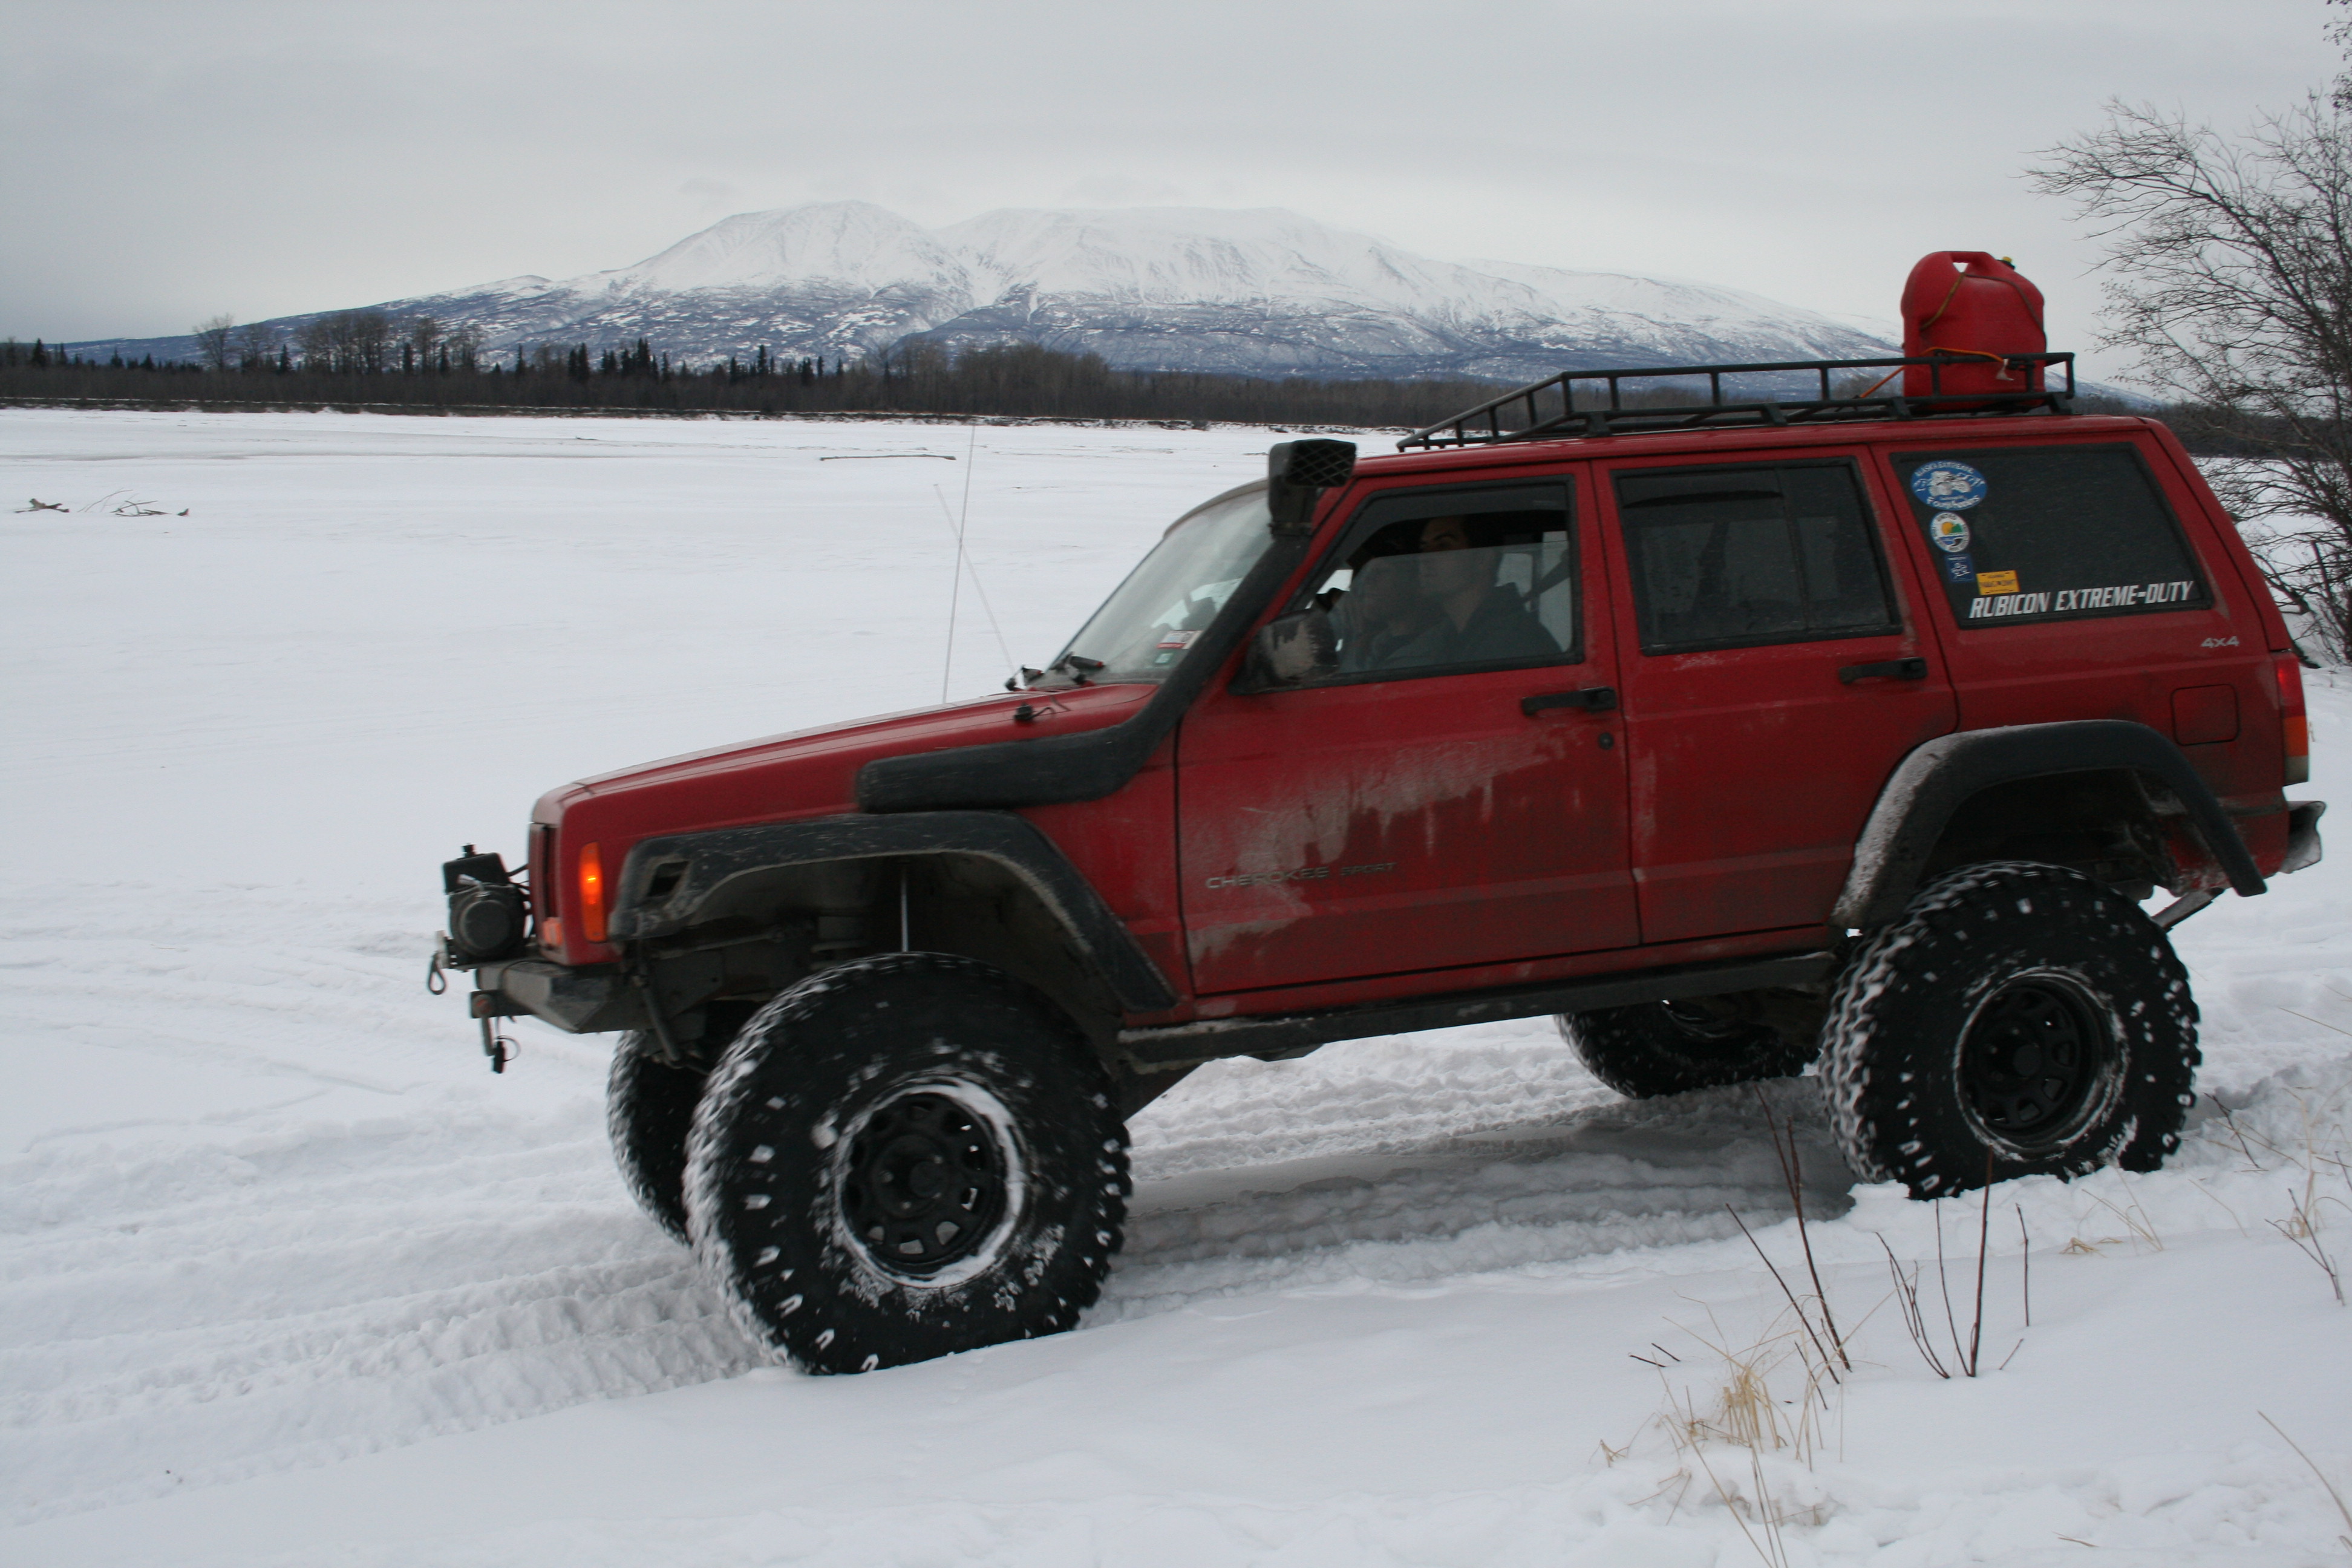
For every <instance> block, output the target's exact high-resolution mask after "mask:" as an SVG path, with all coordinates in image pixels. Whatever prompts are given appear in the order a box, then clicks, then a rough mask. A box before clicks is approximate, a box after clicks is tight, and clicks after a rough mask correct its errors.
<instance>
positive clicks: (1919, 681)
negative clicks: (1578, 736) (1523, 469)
mask: <svg viewBox="0 0 2352 1568" xmlns="http://www.w3.org/2000/svg"><path fill="white" fill-rule="evenodd" d="M1602 482H1603V483H1604V485H1605V486H1606V487H1607V489H1608V491H1609V503H1610V505H1611V507H1612V510H1613V511H1614V512H1615V514H1616V519H1617V524H1618V535H1617V537H1618V539H1619V541H1620V542H1622V550H1623V552H1624V560H1625V563H1626V565H1625V572H1624V577H1625V584H1624V587H1623V589H1622V593H1623V595H1624V597H1623V598H1622V600H1621V601H1620V612H1621V613H1620V619H1619V627H1620V638H1621V642H1622V645H1623V650H1624V651H1623V658H1624V667H1623V678H1624V679H1623V684H1624V690H1625V696H1624V705H1625V723H1626V730H1627V744H1628V749H1629V751H1630V752H1631V762H1632V795H1633V823H1634V829H1633V876H1634V880H1635V885H1636V887H1637V889H1639V893H1640V900H1641V909H1642V940H1643V942H1683V941H1688V940H1691V939H1694V938H1704V937H1711V936H1725V935H1730V934H1733V933H1737V932H1744V931H1777V930H1781V929H1784V928H1790V927H1798V926H1813V925H1820V924H1821V923H1822V922H1823V921H1826V920H1827V918H1828V916H1829V912H1830V909H1831V906H1832V905H1833V904H1834V903H1835V902H1836V901H1837V895H1838V890H1839V889H1840V888H1841V887H1843V884H1844V881H1845V875H1846V870H1847V868H1848V867H1849V866H1850V865H1851V863H1852V861H1853V847H1854V840H1855V838H1856V837H1858V836H1859V835H1860V833H1861V831H1862V826H1863V822H1864V819H1865V818H1866V817H1867V816H1869V814H1870V809H1871V806H1872V805H1873V804H1874V802H1875V801H1876V800H1877V798H1878V793H1879V789H1880V786H1881V785H1883V784H1885V781H1886V778H1887V776H1888V775H1889V774H1890V773H1893V772H1894V770H1895V764H1897V763H1900V762H1901V761H1902V760H1903V758H1904V757H1905V756H1906V755H1907V754H1908V753H1909V752H1910V751H1911V749H1912V748H1913V747H1915V746H1916V745H1918V744H1919V743H1920V742H1923V741H1927V740H1931V739H1933V738H1934V737H1935V736H1937V735H1941V734H1944V733H1946V732H1948V731H1950V730H1951V729H1952V728H1953V726H1954V723H1955V721H1956V707H1955V704H1954V701H1953V698H1952V688H1951V682H1950V680H1949V679H1948V674H1947V672H1946V670H1945V669H1944V668H1943V663H1942V657H1941V654H1940V652H1939V651H1938V649H1937V646H1936V643H1935V640H1934V639H1933V638H1932V637H1928V636H1927V635H1926V633H1925V632H1924V630H1923V628H1922V627H1921V626H1920V625H1919V622H1918V612H1917V609H1916V606H1917V605H1918V604H1919V603H1920V600H1921V595H1920V593H1919V590H1918V588H1917V587H1916V582H1915V580H1914V579H1913V578H1912V577H1911V575H1910V571H1909V558H1908V556H1907V555H1906V554H1904V553H1902V552H1896V553H1895V555H1894V556H1893V557H1892V559H1890V558H1889V554H1888V552H1887V550H1886V548H1885V537H1884V529H1883V527H1882V526H1881V523H1880V521H1879V518H1878V509H1877V508H1875V507H1874V505H1873V504H1872V502H1871V500H1870V492H1869V490H1868V489H1867V488H1866V486H1865V484H1864V479H1863V476H1862V471H1861V467H1860V463H1859V461H1858V455H1849V454H1822V455H1819V456H1816V455H1814V454H1812V453H1808V454H1806V455H1805V457H1803V458H1801V459H1792V460H1789V461H1781V462H1754V463H1743V464H1737V465H1731V464H1720V463H1718V464H1705V465H1700V464H1693V463H1691V462H1689V461H1688V460H1687V459H1685V460H1683V461H1681V462H1674V461H1664V462H1661V461H1651V462H1644V463H1638V464H1637V463H1626V464H1622V465H1612V466H1611V468H1609V469H1608V470H1607V477H1606V479H1604V480H1603V481H1602ZM1906 605H1907V606H1909V607H1908V608H1907V609H1906Z"/></svg>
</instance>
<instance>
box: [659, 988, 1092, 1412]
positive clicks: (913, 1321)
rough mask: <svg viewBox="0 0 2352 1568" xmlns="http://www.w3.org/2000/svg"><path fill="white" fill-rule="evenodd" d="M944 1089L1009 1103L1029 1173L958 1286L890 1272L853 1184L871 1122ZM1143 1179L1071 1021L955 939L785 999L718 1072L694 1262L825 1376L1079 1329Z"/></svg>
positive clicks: (695, 1161)
mask: <svg viewBox="0 0 2352 1568" xmlns="http://www.w3.org/2000/svg"><path fill="white" fill-rule="evenodd" d="M942 1083H944V1084H950V1085H953V1086H956V1087H958V1088H960V1089H961V1088H971V1089H977V1090H978V1091H981V1092H984V1093H985V1094H986V1095H987V1096H989V1097H992V1099H993V1100H996V1101H997V1102H999V1103H1001V1105H1002V1106H1003V1109H1004V1110H1005V1111H1006V1113H1007V1118H1006V1120H1007V1123H1008V1125H1009V1127H1010V1128H1011V1130H1012V1132H1011V1136H1012V1138H1013V1141H1014V1142H1015V1144H1016V1157H1017V1159H1018V1161H1019V1163H1020V1174H1021V1179H1022V1183H1023V1186H1022V1193H1023V1195H1022V1197H1021V1199H1020V1200H1019V1202H1018V1203H1017V1204H1013V1205H1011V1206H1010V1207H1009V1209H1008V1213H1007V1215H1006V1216H1005V1219H1004V1221H1003V1227H1002V1230H1001V1232H1000V1233H997V1234H998V1239H997V1240H996V1241H995V1243H994V1244H993V1245H992V1247H987V1248H983V1249H982V1255H981V1256H980V1257H979V1258H976V1259H974V1260H972V1263H971V1268H972V1270H973V1271H972V1272H970V1273H969V1274H966V1275H961V1276H958V1277H955V1278H952V1279H947V1278H946V1277H942V1278H943V1279H944V1282H943V1283H942V1282H940V1281H933V1280H922V1279H905V1278H902V1277H899V1276H896V1275H893V1274H889V1273H887V1272H884V1271H883V1270H881V1269H880V1268H877V1266H876V1265H875V1263H874V1262H873V1259H872V1258H871V1257H870V1255H868V1254H867V1253H866V1252H865V1251H864V1249H863V1248H862V1247H860V1246H859V1245H858V1244H856V1242H854V1241H853V1240H851V1239H849V1237H848V1236H847V1234H846V1231H845V1227H844V1226H843V1224H842V1222H841V1218H840V1215H841V1207H842V1205H841V1199H840V1196H839V1191H840V1182H841V1172H840V1165H841V1162H842V1160H844V1159H845V1158H846V1155H847V1152H848V1149H849V1147H850V1146H851V1145H852V1144H853V1143H854V1138H855V1132H856V1128H857V1127H858V1125H859V1124H860V1119H861V1117H862V1116H863V1115H864V1114H865V1113H866V1112H869V1111H871V1110H873V1109H874V1108H875V1107H876V1106H877V1105H882V1104H885V1103H887V1102H888V1101H889V1100H890V1098H891V1097H892V1096H893V1095H894V1094H906V1093H911V1092H920V1091H921V1089H922V1086H925V1085H930V1084H942ZM836 1151H839V1152H838V1153H836ZM1130 1190H1131V1184H1130V1182H1129V1174H1128V1160H1127V1130H1126V1127H1125V1125H1124V1124H1123V1123H1122V1122H1121V1121H1120V1120H1119V1118H1118V1111H1117V1108H1116V1103H1115V1100H1114V1097H1113V1091H1112V1087H1111V1083H1110V1079H1109V1077H1108V1074H1107V1073H1105V1071H1104V1070H1103V1068H1102V1066H1101V1064H1100V1062H1099V1061H1098V1060H1097V1058H1096V1057H1095V1054H1094V1052H1093V1049H1092V1048H1091V1047H1090V1046H1089V1045H1088V1044H1087V1040H1086V1038H1085V1037H1084V1036H1083V1035H1082V1034H1080V1032H1079V1031H1078V1029H1077V1027H1076V1025H1074V1024H1072V1023H1071V1022H1070V1021H1069V1019H1068V1017H1067V1016H1066V1015H1065V1014H1064V1013H1062V1012H1061V1010H1060V1009H1059V1008H1057V1007H1055V1005H1053V1004H1052V1003H1051V1002H1050V1001H1048V1000H1047V999H1046V998H1045V996H1043V995H1042V994H1040V993H1038V992H1036V991H1035V990H1034V989H1032V988H1031V987H1029V986H1028V985H1025V984H1023V983H1021V982H1020V981H1018V980H1015V979H1013V977H1012V976H1011V975H1008V974H1006V973H1004V972H1003V971H1002V970H999V969H997V968H995V967H993V966H992V965H990V964H986V963H980V962H978V961H976V960H972V959H968V958H961V957H958V956H954V955H951V954H945V953H928V952H898V953H886V954H881V955H877V956H875V957H871V958H866V959H859V960H856V961H854V962H852V963H845V964H841V965H839V966H836V967H835V968H832V969H828V970H824V971H823V972H821V973H817V974H814V975H812V976H810V977H809V978H808V979H806V980H804V981H803V982H802V983H801V984H798V985H796V986H794V987H793V988H792V989H791V990H789V991H786V992H784V993H783V994H782V995H779V996H778V997H776V998H775V1000H774V1001H772V1002H771V1003H769V1004H768V1005H767V1006H765V1007H763V1008H762V1009H761V1011H760V1012H759V1013H758V1014H757V1015H756V1016H754V1017H753V1018H752V1019H751V1022H750V1023H749V1024H747V1025H745V1026H744V1027H743V1029H742V1031H741V1033H740V1034H739V1035H738V1036H737V1037H736V1038H735V1041H734V1044H733V1045H732V1046H730V1047H729V1049H728V1051H727V1054H726V1056H725V1057H724V1058H722V1059H721V1060H720V1062H719V1067H718V1068H717V1069H716V1070H715V1071H714V1072H713V1073H712V1075H711V1079H710V1084H709V1088H708V1089H706V1090H705V1092H704V1094H703V1097H702V1103H701V1106H700V1109H699V1110H698V1111H697V1112H696V1115H695V1120H694V1127H693V1131H692V1132H691V1133H690V1134H689V1136H688V1142H687V1171H686V1194H687V1196H686V1207H687V1215H688V1232H689V1234H690V1236H691V1237H692V1241H693V1246H694V1249H695V1255H696V1258H697V1260H698V1262H699V1263H700V1265H701V1266H702V1268H703V1271H704V1273H705V1274H706V1275H707V1276H708V1277H709V1278H710V1279H712V1280H714V1281H715V1282H716V1283H717V1284H718V1285H719V1288H720V1289H721V1290H722V1291H724V1293H725V1295H726V1297H727V1300H728V1301H729V1304H730V1308H731V1310H732V1311H733V1313H734V1316H735V1319H736V1321H738V1322H739V1323H740V1324H741V1325H742V1327H743V1328H744V1329H745V1331H747V1332H749V1333H751V1335H753V1336H754V1337H755V1338H756V1339H758V1340H759V1341H760V1342H762V1343H764V1344H767V1345H769V1346H770V1347H772V1349H775V1350H778V1351H781V1352H783V1353H784V1354H785V1355H786V1356H788V1357H790V1358H791V1360H792V1361H793V1363H795V1364H797V1365H799V1366H800V1367H802V1368H803V1370H806V1371H809V1372H814V1373H855V1372H869V1371H873V1370H876V1369H877V1368H880V1367H888V1366H898V1365H903V1364H905V1363H910V1362H917V1361H922V1360H926V1359H928V1358H929V1357H932V1356H939V1355H946V1354H950V1353H952V1352H957V1351H962V1350H971V1349H975V1348H978V1347H980V1346H982V1345H988V1344H994V1343H998V1342H1003V1341H1006V1340H1014V1339H1026V1338H1031V1337H1034V1336H1036V1335H1041V1334H1048V1333H1055V1332H1058V1331H1062V1330H1065V1329H1068V1328H1071V1327H1074V1326H1075V1325H1076V1322H1077V1320H1078V1315H1079V1313H1080V1312H1082V1311H1083V1310H1085V1309H1086V1308H1087V1307H1089V1306H1091V1305H1093V1304H1094V1302H1095V1300H1097V1297H1098V1296H1099V1295H1100V1293H1101V1290H1102V1282H1103V1279H1104V1277H1105V1276H1106V1275H1107V1274H1108V1272H1109V1269H1110V1263H1111V1258H1112V1257H1113V1256H1114V1255H1115V1254H1116V1253H1117V1252H1118V1248H1119V1245H1120V1242H1121V1240H1122V1238H1123V1234H1124V1226H1125V1222H1126V1213H1127V1194H1129V1191H1130Z"/></svg>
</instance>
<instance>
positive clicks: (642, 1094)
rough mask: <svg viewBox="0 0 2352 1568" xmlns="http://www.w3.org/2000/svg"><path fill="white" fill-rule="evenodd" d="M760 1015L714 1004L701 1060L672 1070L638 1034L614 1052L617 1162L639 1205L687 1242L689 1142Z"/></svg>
mask: <svg viewBox="0 0 2352 1568" xmlns="http://www.w3.org/2000/svg"><path fill="white" fill-rule="evenodd" d="M754 1011H755V1008H754V1006H753V1005H752V1004H750V1003H742V1002H723V1003H714V1004H712V1005H710V1007H709V1009H708V1010H707V1012H706V1015H705V1025H704V1028H705V1033H704V1035H703V1037H702V1038H701V1039H700V1040H698V1041H696V1042H694V1045H696V1046H697V1047H704V1049H703V1051H702V1058H701V1060H700V1061H698V1062H695V1061H690V1062H686V1063H683V1064H681V1065H679V1066H677V1067H670V1066H667V1065H666V1064H665V1063H664V1062H663V1061H662V1060H661V1058H660V1055H659V1052H660V1047H659V1046H658V1044H656V1041H655V1040H654V1038H653V1037H652V1036H651V1035H648V1034H646V1033H643V1032H641V1031H635V1030H632V1031H631V1032H630V1033H628V1034H625V1035H623V1036H622V1037H621V1043H620V1045H619V1046H618V1047H616V1048H615V1049H614V1052H613V1070H612V1072H611V1074H610V1075H608V1076H607V1077H606V1079H604V1131H606V1132H607V1133H609V1134H610V1135H611V1137H612V1140H613V1163H614V1164H615V1165H618V1166H619V1167H620V1168H621V1180H622V1182H623V1183H624V1184H625V1185H626V1186H627V1187H628V1189H629V1195H630V1196H631V1197H633V1198H635V1199H636V1200H637V1206H638V1207H639V1208H641V1209H643V1210H645V1211H646V1214H647V1215H650V1216H651V1217H652V1219H653V1221H654V1223H655V1224H656V1225H658V1226H661V1227H662V1229H664V1230H666V1231H667V1232H668V1233H669V1234H670V1235H671V1236H673V1237H677V1239H678V1240H679V1241H681V1242H683V1241H685V1240H687V1234H686V1135H687V1132H688V1130H689V1129H691V1128H692V1127H693V1125H694V1108H695V1106H696V1105H697V1104H698V1103H699V1102H700V1101H701V1099H702V1087H703V1085H704V1084H705V1083H707V1082H709V1079H710V1068H709V1064H710V1062H711V1061H712V1060H714V1059H715V1058H717V1057H718V1055H719V1051H720V1050H722V1049H723V1048H724V1047H726V1045H727V1044H728V1042H729V1041H730V1040H732V1039H733V1038H734V1037H735V1032H736V1030H738V1029H740V1027H742V1026H743V1025H744V1023H745V1022H746V1021H747V1020H749V1019H750V1018H751V1015H752V1013H753V1012H754Z"/></svg>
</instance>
